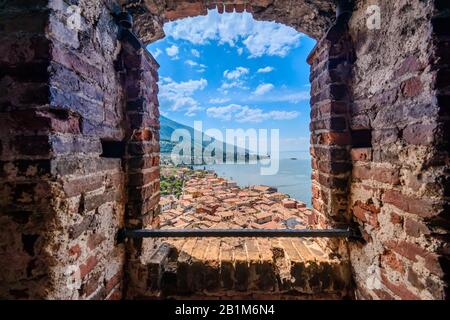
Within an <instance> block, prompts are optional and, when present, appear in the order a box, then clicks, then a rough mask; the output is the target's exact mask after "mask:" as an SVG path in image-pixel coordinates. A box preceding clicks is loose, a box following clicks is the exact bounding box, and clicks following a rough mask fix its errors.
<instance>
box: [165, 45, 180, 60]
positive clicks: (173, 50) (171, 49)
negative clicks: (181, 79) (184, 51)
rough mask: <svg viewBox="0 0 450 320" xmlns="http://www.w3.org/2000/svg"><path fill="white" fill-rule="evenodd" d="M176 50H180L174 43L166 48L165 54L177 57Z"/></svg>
mask: <svg viewBox="0 0 450 320" xmlns="http://www.w3.org/2000/svg"><path fill="white" fill-rule="evenodd" d="M178 52H180V50H179V49H178V47H177V46H176V45H174V44H173V45H172V46H171V47H168V48H166V53H167V55H168V56H169V57H172V58H177V57H178Z"/></svg>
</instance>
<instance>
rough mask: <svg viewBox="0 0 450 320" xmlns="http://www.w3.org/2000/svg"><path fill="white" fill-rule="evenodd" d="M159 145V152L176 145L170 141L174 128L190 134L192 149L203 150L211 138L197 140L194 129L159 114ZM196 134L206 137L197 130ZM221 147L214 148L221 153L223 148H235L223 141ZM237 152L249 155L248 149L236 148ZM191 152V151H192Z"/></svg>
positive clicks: (169, 150)
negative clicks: (219, 148) (206, 140)
mask: <svg viewBox="0 0 450 320" xmlns="http://www.w3.org/2000/svg"><path fill="white" fill-rule="evenodd" d="M160 125H161V128H160V147H161V153H171V152H172V149H173V147H174V146H175V145H176V143H175V142H173V141H171V137H172V133H173V132H174V131H175V130H176V129H185V130H187V131H188V132H189V133H190V135H191V145H192V150H194V147H196V148H200V147H201V148H202V149H201V150H202V151H203V150H204V148H206V147H207V146H208V144H210V143H211V142H212V141H214V140H211V139H212V138H210V139H209V140H208V142H204V141H203V140H205V138H203V140H202V141H197V140H194V132H195V130H194V129H193V128H192V127H189V126H186V125H183V124H181V123H178V122H176V121H173V120H171V119H169V118H167V117H164V116H162V115H161V116H160ZM197 134H198V135H199V136H200V134H202V135H203V137H207V136H206V135H205V134H203V133H200V132H197ZM222 145H223V147H222V149H221V150H216V152H221V153H223V150H231V149H230V147H231V148H235V147H232V146H229V145H227V144H226V143H225V142H222ZM237 151H238V153H239V154H244V153H245V154H246V156H247V157H248V155H249V151H248V150H247V149H242V148H239V149H237ZM192 154H193V151H192Z"/></svg>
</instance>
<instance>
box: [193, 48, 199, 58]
mask: <svg viewBox="0 0 450 320" xmlns="http://www.w3.org/2000/svg"><path fill="white" fill-rule="evenodd" d="M191 53H192V55H193V56H194V57H196V58H200V52H199V51H198V50H197V49H192V50H191Z"/></svg>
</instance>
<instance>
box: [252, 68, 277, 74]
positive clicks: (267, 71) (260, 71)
mask: <svg viewBox="0 0 450 320" xmlns="http://www.w3.org/2000/svg"><path fill="white" fill-rule="evenodd" d="M273 70H274V69H273V67H265V68H260V69H258V71H256V72H257V73H269V72H272V71H273Z"/></svg>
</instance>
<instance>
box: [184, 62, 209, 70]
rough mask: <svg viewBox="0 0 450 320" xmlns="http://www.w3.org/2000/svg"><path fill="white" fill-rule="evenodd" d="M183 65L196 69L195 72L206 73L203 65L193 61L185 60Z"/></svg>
mask: <svg viewBox="0 0 450 320" xmlns="http://www.w3.org/2000/svg"><path fill="white" fill-rule="evenodd" d="M184 63H186V64H188V65H190V66H191V67H198V69H197V72H205V71H206V66H205V65H204V64H201V63H198V62H195V61H193V60H190V59H188V60H186V61H185V62H184Z"/></svg>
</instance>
